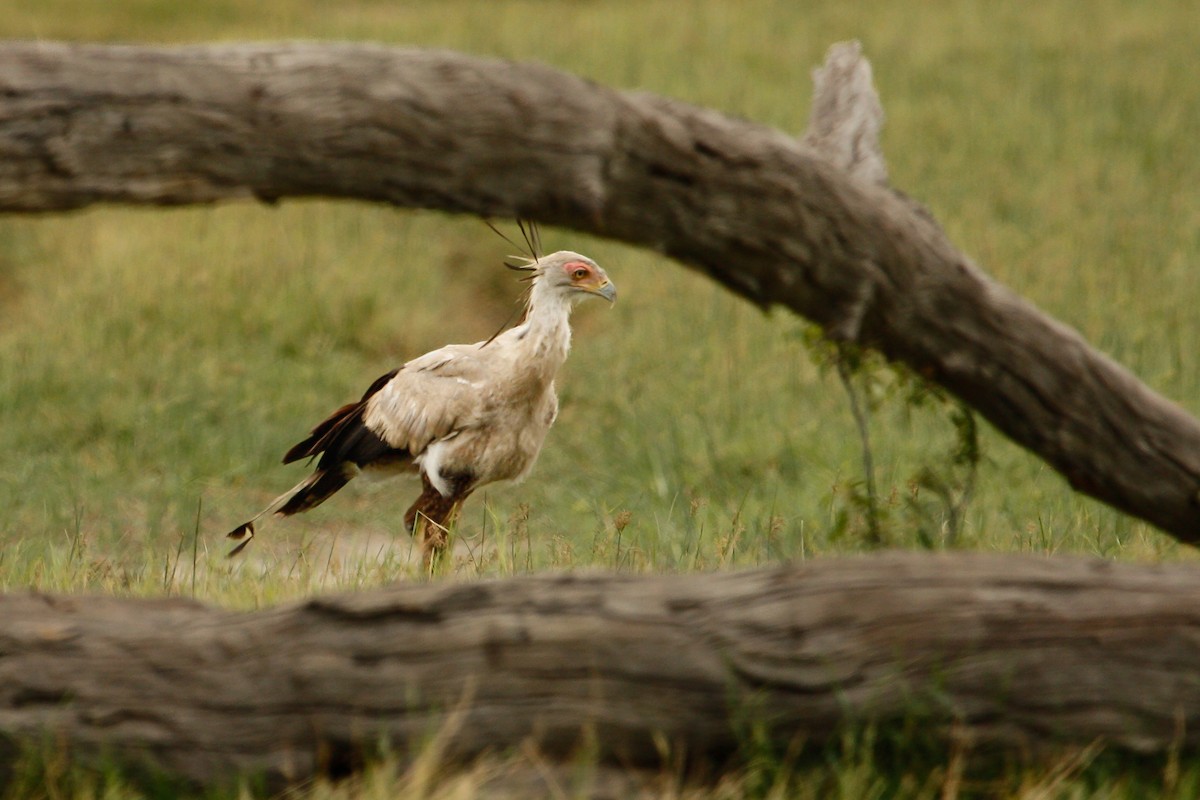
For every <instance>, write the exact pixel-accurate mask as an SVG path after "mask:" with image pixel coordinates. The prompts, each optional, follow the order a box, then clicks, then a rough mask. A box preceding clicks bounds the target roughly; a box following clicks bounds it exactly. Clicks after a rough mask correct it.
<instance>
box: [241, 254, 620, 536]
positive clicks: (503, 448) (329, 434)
mask: <svg viewBox="0 0 1200 800" xmlns="http://www.w3.org/2000/svg"><path fill="white" fill-rule="evenodd" d="M522 269H527V270H528V271H529V272H530V273H531V276H530V277H531V280H532V281H533V285H532V286H531V288H530V291H529V300H528V304H527V306H526V313H525V318H524V319H523V320H522V321H521V323H520V324H519V325H517V326H515V327H513V328H510V329H509V330H507V331H505V332H503V333H501V334H499V335H498V336H496V337H494V338H493V339H490V340H488V341H485V342H477V343H475V344H451V345H447V346H445V347H442V348H440V349H438V350H434V351H432V352H429V353H426V354H425V355H423V356H420V357H418V358H414V359H413V360H412V361H409V362H408V363H406V364H405V365H404V366H402V367H400V368H399V369H397V370H393V371H392V372H389V373H388V374H387V375H384V376H383V377H381V378H379V379H378V380H376V381H375V382H374V383H373V384H372V385H371V387H370V388H369V389H367V391H366V393H365V394H364V395H363V396H362V399H360V400H359V401H358V402H356V403H350V404H348V405H345V406H343V407H342V408H340V409H338V410H337V411H335V412H334V413H333V414H331V415H330V416H329V417H328V418H326V419H325V420H324V421H322V422H321V423H320V424H319V425H317V426H316V427H315V428H313V430H312V434H311V435H310V436H309V437H308V438H307V439H305V440H304V441H302V442H300V443H299V444H297V445H296V446H295V447H293V448H292V449H291V450H289V451H288V453H287V455H285V456H284V459H283V460H284V463H285V464H286V463H290V462H292V461H297V460H299V459H302V458H309V457H315V456H320V458H319V460H318V461H317V466H316V470H315V471H314V472H313V473H312V475H310V476H309V477H307V478H305V479H304V480H303V481H301V482H300V483H299V484H297V485H296V486H295V487H293V488H292V489H290V490H289V491H287V492H285V493H284V494H283V495H280V496H279V497H278V498H276V499H275V500H274V501H273V502H272V503H271V504H270V505H268V506H267V508H265V509H263V511H262V512H260V513H259V514H258V515H256V516H255V517H254V518H252V519H250V520H249V521H247V522H244V523H242V524H241V525H239V526H238V527H237V528H234V529H233V531H231V532H230V533H229V536H230V537H231V538H234V539H243V538H244V539H245V541H243V542H242V543H241V544H240V545H238V547H236V548H235V549H234V551H233V553H231V554H230V555H233V554H236V553H237V552H239V551H241V549H242V548H243V547H245V546H246V544H247V543H248V542H249V541H250V538H252V537H253V535H254V523H255V522H256V521H257V520H258V519H259V518H261V517H262V516H263V515H265V514H268V513H270V512H272V511H274V512H275V513H276V514H279V515H283V516H286V515H289V514H295V513H297V512H300V511H306V510H308V509H310V508H313V507H314V506H317V505H319V504H320V503H322V502H324V501H325V500H326V499H327V498H328V497H329V496H330V495H332V494H333V493H334V492H336V491H337V490H338V489H340V488H342V487H343V486H344V485H346V483H347V482H348V481H349V480H350V479H351V478H353V477H354V476H356V475H358V474H359V473H360V472H367V473H371V472H376V473H384V474H386V473H405V472H408V473H413V472H415V473H417V474H419V475H420V477H421V481H422V486H423V491H422V493H421V495H420V497H418V498H417V500H416V502H414V503H413V504H412V506H411V507H410V508H409V509H408V511H407V513H406V514H405V517H404V521H405V527H406V528H407V529H408V530H410V531H413V530H414V529H415V528H416V526H417V525H418V524H419V523H420V522H421V521H422V520H424V522H425V540H424V546H425V552H426V557H427V558H429V557H431V556H433V555H435V554H436V553H437V552H439V551H440V550H441V549H442V548H444V547H445V544H446V532H447V526H448V525H449V523H450V522H451V521H452V519H453V517H454V515H455V513H456V512H457V510H458V508H459V506H460V505H461V504H462V502H463V500H465V499H466V498H467V496H468V495H469V494H470V493H471V492H472V491H474V490H475V489H477V488H479V487H480V486H483V485H485V484H488V483H492V482H495V481H501V480H521V479H523V478H524V477H525V476H526V475H527V474H528V473H529V471H530V470H531V469H532V468H533V465H534V462H535V461H536V460H537V456H538V453H539V452H540V451H541V449H542V443H543V442H544V441H545V439H546V433H547V432H548V431H549V430H550V426H551V425H552V424H553V423H554V420H555V417H556V416H557V415H558V398H557V396H556V394H555V391H554V378H555V375H557V373H558V370H559V368H560V367H561V366H562V364H563V362H564V361H565V360H566V358H567V352H568V351H569V350H570V347H571V327H570V314H571V309H572V307H573V306H574V305H575V303H576V302H578V301H579V300H581V299H583V298H585V297H588V296H591V295H597V296H600V297H603V298H605V299H607V300H609V301H610V302H611V301H613V300H614V299H615V298H616V289H615V287H614V286H613V284H612V282H611V281H610V280H609V279H608V275H607V274H605V272H604V270H603V269H601V268H600V266H599V265H597V264H596V262H594V261H592V260H591V259H590V258H588V257H586V256H582V255H580V254H579V253H573V252H570V251H560V252H557V253H553V254H551V255H548V256H544V257H542V258H539V259H537V260H536V261H534V262H532V263H531V265H530V266H528V267H522Z"/></svg>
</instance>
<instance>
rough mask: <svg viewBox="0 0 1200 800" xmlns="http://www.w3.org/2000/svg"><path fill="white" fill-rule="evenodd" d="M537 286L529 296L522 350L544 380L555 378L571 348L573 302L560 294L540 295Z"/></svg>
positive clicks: (528, 361) (545, 293)
mask: <svg viewBox="0 0 1200 800" xmlns="http://www.w3.org/2000/svg"><path fill="white" fill-rule="evenodd" d="M538 288H539V287H538V286H537V285H536V284H535V285H534V287H533V292H532V293H531V294H530V297H529V312H528V314H526V316H525V322H524V323H523V327H524V328H525V331H524V335H523V336H522V337H521V341H520V344H521V347H522V349H524V350H525V351H526V353H527V354H528V360H527V362H526V363H529V364H536V365H538V367H539V371H541V372H544V373H545V374H544V376H542V379H543V380H546V381H550V380H553V379H554V374H555V373H556V372H558V368H559V367H561V366H562V364H563V362H564V361H566V360H567V352H568V351H569V350H570V349H571V306H572V303H571V300H570V298H569V297H568V296H566V295H563V294H561V293H558V292H539V291H538Z"/></svg>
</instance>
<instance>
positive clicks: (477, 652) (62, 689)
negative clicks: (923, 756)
mask: <svg viewBox="0 0 1200 800" xmlns="http://www.w3.org/2000/svg"><path fill="white" fill-rule="evenodd" d="M1197 663H1200V574H1198V573H1197V572H1196V570H1195V569H1194V568H1192V567H1184V566H1172V567H1149V566H1135V565H1118V564H1112V563H1106V562H1099V561H1087V560H1080V559H1054V560H1049V559H1043V558H1033V557H1015V556H1007V557H999V556H982V555H964V554H959V555H926V554H885V555H879V556H871V557H859V558H845V559H831V560H823V561H818V562H813V563H810V564H806V565H801V566H794V567H782V568H774V569H767V570H759V571H753V572H743V573H736V574H708V575H700V574H692V575H679V576H660V577H646V576H638V577H632V576H613V575H560V576H538V577H526V578H518V579H512V580H507V581H491V582H483V583H473V584H457V585H455V584H441V585H431V584H426V585H416V586H413V585H410V586H394V587H391V588H387V589H381V590H376V591H371V592H365V593H359V594H353V595H344V596H337V597H326V598H320V599H315V600H310V601H307V602H304V603H301V604H298V605H293V606H286V607H283V608H278V609H273V610H266V611H260V612H254V613H231V612H227V611H220V610H217V609H213V608H208V607H205V606H203V605H200V604H197V603H192V602H186V601H180V600H131V599H117V598H57V597H46V596H9V597H0V734H4V735H7V736H9V737H16V738H18V739H23V738H31V739H33V740H35V741H41V740H43V737H45V736H47V735H49V736H52V737H54V738H53V739H52V740H54V741H62V742H65V743H68V744H69V745H71V746H72V747H74V748H75V749H76V751H77V752H78V753H81V754H85V755H86V754H97V753H100V752H104V751H105V749H106V748H107V749H108V751H109V752H112V753H116V754H119V756H120V757H121V758H122V759H124V760H125V761H126V762H133V763H142V764H150V765H153V766H154V767H155V768H157V769H163V770H167V771H168V772H170V773H173V774H175V775H179V776H183V777H185V778H187V779H188V780H191V781H195V782H197V783H201V784H213V783H220V782H224V781H227V780H229V779H230V778H231V777H232V776H233V775H235V774H239V773H241V774H245V773H262V774H264V775H265V776H266V777H267V778H268V779H269V781H270V782H272V783H284V782H288V781H296V780H300V779H303V778H306V777H308V776H310V775H311V774H313V772H314V770H317V769H319V768H321V767H322V766H329V765H330V763H331V762H333V764H334V765H336V763H337V762H339V761H341V760H344V759H345V758H347V757H349V756H350V755H351V754H352V753H354V752H355V749H356V748H358V747H359V746H366V747H369V746H371V745H373V744H374V743H376V742H378V741H380V740H381V738H382V739H384V740H387V741H389V742H391V743H392V745H393V746H394V747H395V748H397V750H398V751H399V752H401V753H412V752H415V751H419V749H420V746H421V742H422V741H424V740H426V739H427V737H429V736H430V735H432V734H433V733H435V732H438V731H441V732H442V737H441V740H440V745H439V746H440V747H442V748H443V751H442V757H443V758H445V759H449V760H466V759H470V758H473V757H474V756H477V755H479V754H482V753H486V752H492V753H501V754H502V753H504V752H507V751H510V750H512V749H514V748H518V747H519V746H523V747H525V748H531V747H536V748H537V749H538V750H539V751H540V752H541V753H542V754H544V755H545V756H546V757H547V758H550V759H554V758H560V757H566V756H570V754H571V753H572V752H573V751H574V750H575V749H576V748H577V747H579V746H580V745H581V744H583V743H584V742H586V743H587V745H588V747H589V748H594V752H595V753H596V754H597V755H598V757H599V758H600V759H601V760H602V761H603V762H610V763H616V764H620V765H624V766H630V765H646V766H654V765H659V764H660V763H661V762H662V760H663V759H664V758H665V759H667V760H668V761H673V760H674V759H675V758H676V757H677V756H678V755H679V754H681V753H683V754H686V756H687V757H688V758H690V759H692V760H693V761H701V762H708V763H719V762H720V759H722V758H724V757H725V756H727V755H729V754H730V753H732V752H733V751H734V750H735V749H736V748H737V747H738V745H739V743H743V742H744V741H745V739H744V738H739V736H742V737H744V734H745V731H744V727H743V728H739V726H740V725H744V723H745V721H746V720H747V719H752V720H754V721H755V723H756V724H762V725H763V726H765V728H766V730H768V731H770V732H771V734H772V735H773V736H774V737H775V738H776V739H777V740H778V741H780V742H782V743H785V744H786V742H788V741H791V740H792V739H794V738H795V737H802V738H803V740H804V741H806V742H809V743H820V742H822V741H826V740H828V739H829V738H830V737H831V736H832V735H834V734H835V733H836V732H837V731H838V728H839V726H841V725H842V724H844V723H846V722H861V721H874V722H878V723H882V724H886V723H888V722H889V721H896V720H909V721H911V720H912V719H913V718H916V719H918V720H920V721H921V723H922V727H923V729H926V730H930V731H934V732H938V731H940V732H941V733H943V734H947V735H948V734H950V733H951V732H953V734H954V735H955V736H956V737H963V739H962V740H963V741H967V742H973V743H975V744H976V745H979V746H987V745H996V744H999V745H1005V746H1013V745H1017V746H1021V747H1027V748H1034V749H1036V748H1037V747H1039V746H1041V745H1048V744H1051V743H1072V742H1073V743H1085V744H1086V743H1089V742H1091V741H1093V740H1095V739H1101V740H1103V741H1105V742H1109V743H1112V744H1113V745H1116V746H1120V747H1126V748H1132V749H1133V750H1136V751H1143V752H1145V751H1155V750H1159V751H1161V750H1166V749H1167V748H1170V747H1173V746H1180V745H1183V746H1194V745H1195V744H1197V743H1200V682H1198V681H1197V680H1196V679H1195V665H1196V664H1197ZM739 731H741V733H740V734H739ZM664 742H665V743H667V745H668V746H669V747H668V750H667V751H664V750H663V749H662V746H663V743H664ZM2 767H3V765H0V772H2V771H3V769H2Z"/></svg>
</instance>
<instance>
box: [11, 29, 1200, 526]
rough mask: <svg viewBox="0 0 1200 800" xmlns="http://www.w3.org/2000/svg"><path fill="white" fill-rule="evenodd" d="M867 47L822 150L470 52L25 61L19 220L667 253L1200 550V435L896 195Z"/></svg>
mask: <svg viewBox="0 0 1200 800" xmlns="http://www.w3.org/2000/svg"><path fill="white" fill-rule="evenodd" d="M851 50H852V52H849V51H847V50H846V48H845V47H842V48H838V49H835V50H834V51H833V53H832V54H831V61H830V67H832V68H830V69H828V72H827V77H828V79H829V85H828V86H827V87H826V91H825V93H824V95H823V96H818V98H817V102H815V103H814V118H813V121H812V126H811V129H810V131H809V134H808V135H807V137H806V138H805V140H804V142H801V141H799V140H797V139H795V138H793V137H791V136H789V135H786V134H784V133H782V132H780V131H776V130H771V129H768V128H765V127H762V126H759V125H755V124H753V123H750V122H746V121H742V120H736V119H732V118H729V117H727V116H724V115H721V114H718V113H716V112H713V111H710V110H706V109H701V108H696V107H694V106H689V105H687V104H684V103H680V102H676V101H672V100H668V99H666V98H662V97H657V96H654V95H650V94H646V93H638V92H620V91H615V90H613V89H609V88H606V87H603V86H598V85H596V84H593V83H589V82H587V81H584V80H581V79H579V78H577V77H574V76H570V75H566V74H564V73H561V72H558V71H555V70H552V69H549V68H546V67H543V66H538V65H533V64H517V63H510V62H501V61H494V60H488V59H482V58H473V57H468V56H464V55H459V54H455V53H449V52H438V51H427V50H403V49H392V48H385V47H378V46H368V45H332V44H314V43H293V44H225V45H204V46H192V47H174V48H163V47H143V46H136V47H131V46H101V45H78V44H63V43H54V42H36V43H30V42H7V43H0V154H2V155H3V157H2V158H0V211H18V212H50V211H62V210H66V209H72V208H81V207H84V206H87V205H91V204H93V203H100V202H125V203H156V204H164V205H171V204H183V203H206V202H214V201H218V200H229V199H237V198H259V199H261V200H265V201H270V202H274V201H277V200H280V199H282V198H288V197H303V196H324V197H347V198H359V199H366V200H374V201H379V202H384V203H390V204H393V205H396V206H405V207H421V208H434V209H442V210H445V211H452V212H461V213H470V214H480V215H485V216H493V217H514V216H520V217H524V218H527V219H535V220H539V221H542V222H547V223H551V224H557V225H564V226H568V227H572V228H575V229H578V230H582V231H588V232H591V233H595V234H599V235H602V236H607V237H611V238H615V239H621V240H624V241H627V242H631V243H635V244H641V245H646V246H650V247H653V248H656V249H658V250H660V251H662V252H664V253H666V254H668V255H670V256H672V257H674V258H676V259H678V260H679V261H681V262H683V263H685V264H687V265H689V266H691V267H693V268H696V269H698V270H700V271H702V272H703V273H705V274H707V275H709V276H710V277H712V278H713V279H715V280H717V281H719V282H721V283H722V284H724V285H725V286H727V287H729V288H730V289H731V290H733V291H734V292H737V293H738V294H740V295H742V296H744V297H746V298H748V299H750V300H752V301H754V302H755V303H758V304H761V305H763V306H767V305H772V304H779V305H783V306H786V307H787V308H790V309H792V310H793V311H795V312H797V313H799V314H801V315H803V316H805V317H807V318H809V319H811V320H813V321H815V322H817V323H818V324H820V325H822V326H823V327H824V328H825V329H826V330H827V331H828V333H829V334H830V335H831V336H833V337H835V338H840V339H845V340H850V341H854V342H858V343H861V344H863V345H866V346H869V347H873V348H877V349H878V350H879V351H881V352H882V353H883V354H884V355H886V356H887V357H889V358H891V359H894V360H897V361H900V362H903V363H905V364H907V365H909V366H910V367H912V368H913V369H914V370H916V371H917V372H918V373H920V374H921V375H923V376H925V377H926V378H928V379H930V380H932V381H934V382H936V383H939V384H940V385H942V386H944V387H946V388H947V389H949V390H950V391H951V392H953V393H954V394H956V395H957V396H959V397H960V398H962V399H963V400H964V401H966V402H967V403H968V404H970V405H971V406H973V407H974V408H975V409H977V410H978V411H979V412H980V413H981V414H983V416H985V417H986V418H987V419H988V420H990V421H991V422H992V424H994V425H995V426H996V428H998V429H999V430H1000V431H1002V432H1003V433H1005V434H1006V435H1008V436H1009V437H1011V438H1012V439H1013V440H1014V441H1016V442H1017V443H1019V444H1021V445H1023V446H1024V447H1027V448H1028V449H1030V450H1031V451H1033V452H1034V453H1036V454H1037V455H1038V456H1040V457H1041V458H1043V459H1045V460H1046V461H1047V462H1048V463H1049V464H1050V465H1051V466H1053V467H1054V468H1055V469H1056V470H1058V471H1059V472H1060V473H1061V474H1062V475H1063V476H1065V477H1066V479H1067V480H1068V482H1069V483H1070V484H1071V486H1073V487H1074V488H1076V489H1077V490H1079V491H1081V492H1085V493H1087V494H1089V495H1091V496H1093V497H1096V498H1098V499H1100V500H1103V501H1104V502H1106V503H1109V504H1110V505H1112V506H1114V507H1116V508H1118V509H1121V510H1123V511H1126V512H1128V513H1130V514H1133V515H1135V516H1138V517H1140V518H1142V519H1144V520H1147V521H1149V522H1151V523H1152V524H1154V525H1157V526H1158V527H1159V528H1161V529H1162V530H1164V531H1166V532H1168V533H1170V534H1172V535H1173V536H1175V537H1176V538H1178V539H1180V540H1181V541H1184V542H1189V543H1196V542H1197V541H1200V423H1198V422H1197V421H1196V420H1195V419H1194V418H1193V417H1191V416H1189V415H1188V414H1187V413H1185V412H1184V411H1183V410H1182V409H1180V408H1179V407H1178V406H1176V405H1175V404H1173V403H1171V402H1170V401H1168V400H1165V399H1164V398H1162V397H1160V396H1159V395H1157V394H1156V393H1154V392H1153V391H1152V390H1150V389H1149V388H1148V387H1146V386H1145V385H1144V384H1142V383H1141V382H1139V381H1138V380H1137V379H1136V378H1135V377H1134V376H1133V375H1132V374H1130V373H1129V372H1128V371H1127V370H1125V369H1123V368H1122V367H1120V366H1119V365H1117V364H1116V363H1114V362H1113V361H1111V360H1110V359H1108V358H1106V357H1105V356H1104V355H1103V354H1101V353H1099V352H1097V351H1096V350H1095V349H1093V348H1091V347H1090V346H1088V344H1087V343H1086V342H1085V341H1084V340H1083V338H1082V337H1081V336H1079V334H1078V333H1076V332H1075V331H1074V330H1071V329H1070V328H1068V327H1066V326H1065V325H1062V324H1061V323H1058V322H1056V321H1055V320H1053V319H1051V318H1050V317H1048V316H1046V315H1045V314H1043V313H1041V312H1040V311H1038V310H1037V309H1036V308H1034V307H1033V306H1032V305H1031V304H1030V303H1028V302H1026V301H1024V300H1022V299H1021V298H1020V297H1018V296H1017V295H1015V294H1014V293H1013V292H1011V291H1010V290H1008V289H1006V288H1004V287H1003V286H1000V285H999V284H997V283H995V282H994V281H992V280H991V279H989V278H988V277H987V276H986V275H985V274H984V273H983V272H982V271H981V270H980V269H979V268H978V267H976V266H975V265H974V264H973V263H972V262H971V261H970V260H969V259H968V258H967V257H966V256H964V255H963V254H962V253H960V252H959V251H958V250H957V249H956V248H955V247H954V245H953V244H952V243H951V242H950V241H949V240H948V239H947V237H946V236H945V235H944V233H943V232H942V231H941V230H940V228H939V227H938V225H937V224H936V222H935V221H934V220H933V219H932V218H931V217H930V216H929V214H928V213H927V212H926V211H924V210H923V209H922V208H921V207H920V206H919V205H917V204H916V203H914V202H913V201H912V200H910V199H909V198H907V197H905V196H903V195H902V194H900V193H899V192H896V191H894V190H892V189H891V188H889V187H887V186H886V185H884V184H883V181H884V179H885V176H886V169H885V168H884V167H883V159H882V157H881V156H880V155H879V154H878V145H877V140H876V138H875V132H876V131H877V128H878V124H879V119H880V117H879V113H878V99H877V98H876V96H875V92H874V90H873V88H872V87H871V85H870V72H869V68H868V67H867V65H866V61H865V60H863V59H861V57H860V56H859V55H858V52H857V49H856V48H851ZM839 58H844V59H846V61H845V62H844V63H842V64H841V65H840V66H838V65H837V64H836V63H835V62H836V61H837V60H838V59H839ZM864 76H865V82H864Z"/></svg>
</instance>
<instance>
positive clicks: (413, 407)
mask: <svg viewBox="0 0 1200 800" xmlns="http://www.w3.org/2000/svg"><path fill="white" fill-rule="evenodd" d="M495 354H496V351H491V350H490V349H489V350H481V349H480V348H479V347H478V345H449V346H447V347H443V348H441V349H440V350H434V351H433V352H431V353H426V354H425V355H423V356H420V357H419V358H415V359H413V360H412V361H410V362H408V363H407V364H405V365H404V366H403V367H402V368H401V369H400V370H399V371H398V372H397V373H396V374H395V375H394V376H393V377H392V379H391V380H389V381H388V382H387V383H386V384H384V385H383V386H382V387H381V388H380V389H379V391H377V392H376V393H375V394H374V395H372V396H371V397H370V398H368V400H367V403H366V408H365V409H364V412H363V423H364V424H365V425H366V427H367V428H369V429H370V430H371V431H372V432H374V433H375V434H376V435H377V436H379V437H380V438H381V439H383V441H385V442H386V443H387V444H388V445H389V446H390V447H393V448H396V449H398V450H405V451H407V452H408V453H410V454H411V455H412V456H414V457H415V456H418V455H420V454H421V453H423V452H424V451H425V448H427V447H428V446H429V445H430V444H432V443H433V442H436V441H438V440H440V439H444V438H447V437H449V436H451V435H455V434H457V433H458V432H460V431H463V430H466V429H468V428H471V427H474V426H475V425H477V424H478V422H479V413H480V408H481V407H482V404H483V401H484V399H485V397H486V394H487V389H488V386H489V385H490V383H491V380H492V378H493V372H494V370H495V361H496V360H495V358H494V357H493V356H494V355H495Z"/></svg>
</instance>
